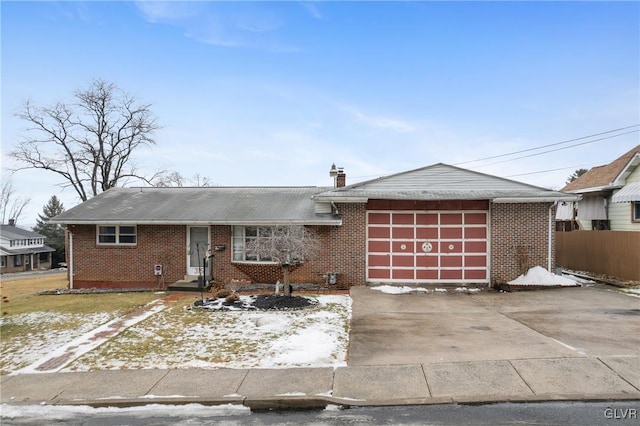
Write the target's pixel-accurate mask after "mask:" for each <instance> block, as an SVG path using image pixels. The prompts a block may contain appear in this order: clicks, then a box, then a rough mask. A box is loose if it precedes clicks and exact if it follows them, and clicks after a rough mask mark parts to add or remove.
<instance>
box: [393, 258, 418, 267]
mask: <svg viewBox="0 0 640 426" xmlns="http://www.w3.org/2000/svg"><path fill="white" fill-rule="evenodd" d="M414 259H415V258H414V256H393V257H392V260H391V262H392V263H393V267H394V268H395V267H397V266H405V267H413V266H414Z"/></svg>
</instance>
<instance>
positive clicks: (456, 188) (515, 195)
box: [314, 163, 576, 202]
mask: <svg viewBox="0 0 640 426" xmlns="http://www.w3.org/2000/svg"><path fill="white" fill-rule="evenodd" d="M314 199H315V200H317V201H335V202H348V201H361V202H362V201H366V200H368V199H385V200H493V201H494V202H525V201H526V202H536V201H537V202H545V201H570V200H574V199H576V197H575V196H573V195H569V194H564V193H562V192H559V191H553V190H550V189H545V188H540V187H537V186H533V185H528V184H525V183H521V182H517V181H513V180H509V179H504V178H500V177H497V176H491V175H487V174H483V173H478V172H474V171H471V170H466V169H461V168H458V167H454V166H450V165H447V164H442V163H439V164H434V165H432V166H427V167H423V168H420V169H415V170H410V171H407V172H402V173H398V174H394V175H390V176H385V177H381V178H378V179H373V180H369V181H366V182H360V183H357V184H354V185H350V186H345V187H343V188H337V189H332V190H330V191H327V192H324V193H321V194H318V195H316V196H314Z"/></svg>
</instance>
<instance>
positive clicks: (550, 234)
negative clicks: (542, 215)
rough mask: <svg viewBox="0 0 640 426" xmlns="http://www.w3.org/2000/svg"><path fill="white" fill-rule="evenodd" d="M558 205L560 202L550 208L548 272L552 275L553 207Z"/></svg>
mask: <svg viewBox="0 0 640 426" xmlns="http://www.w3.org/2000/svg"><path fill="white" fill-rule="evenodd" d="M557 204H558V202H557V201H556V202H554V203H552V204H551V205H550V206H549V235H548V241H547V246H548V247H547V270H548V271H549V272H551V273H552V274H553V273H554V270H553V269H551V266H552V265H551V247H552V243H553V234H552V232H553V228H552V226H553V222H554V221H553V216H552V210H553V207H555V206H556V205H557Z"/></svg>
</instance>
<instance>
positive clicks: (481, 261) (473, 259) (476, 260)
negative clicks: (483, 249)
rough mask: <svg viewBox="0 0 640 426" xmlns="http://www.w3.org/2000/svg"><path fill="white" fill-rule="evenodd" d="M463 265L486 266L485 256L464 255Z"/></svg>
mask: <svg viewBox="0 0 640 426" xmlns="http://www.w3.org/2000/svg"><path fill="white" fill-rule="evenodd" d="M464 266H467V267H476V268H479V267H482V268H484V267H486V266H487V257H486V256H469V255H467V256H465V257H464Z"/></svg>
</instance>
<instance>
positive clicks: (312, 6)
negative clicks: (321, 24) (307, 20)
mask: <svg viewBox="0 0 640 426" xmlns="http://www.w3.org/2000/svg"><path fill="white" fill-rule="evenodd" d="M300 5H301V6H302V7H303V8H304V9H305V10H306V11H307V12H308V13H309V15H311V16H312V17H314V18H316V19H322V18H323V16H322V12H320V8H319V6H318V3H317V2H302V3H300Z"/></svg>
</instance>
